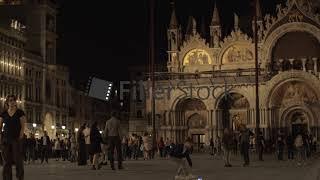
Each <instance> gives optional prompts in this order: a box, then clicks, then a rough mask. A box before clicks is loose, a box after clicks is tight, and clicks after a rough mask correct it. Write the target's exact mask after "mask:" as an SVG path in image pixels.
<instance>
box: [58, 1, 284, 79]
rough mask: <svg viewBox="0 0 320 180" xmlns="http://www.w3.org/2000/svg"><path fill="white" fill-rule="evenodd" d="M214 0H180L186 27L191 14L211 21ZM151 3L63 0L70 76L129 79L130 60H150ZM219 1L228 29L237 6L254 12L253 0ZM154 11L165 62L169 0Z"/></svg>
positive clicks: (63, 44)
mask: <svg viewBox="0 0 320 180" xmlns="http://www.w3.org/2000/svg"><path fill="white" fill-rule="evenodd" d="M279 1H282V0H262V4H263V5H262V6H263V7H264V12H266V11H267V12H270V10H273V9H275V4H277V3H278V2H279ZM214 2H215V0H176V13H177V17H178V21H179V22H180V23H181V24H182V27H183V28H184V27H185V26H186V21H187V18H188V16H189V15H192V16H195V17H196V19H197V22H198V23H200V22H199V21H200V20H201V17H204V18H205V20H206V22H207V24H209V22H210V21H211V17H212V10H213V6H214ZM276 2H277V3H276ZM148 3H149V0H137V1H134V0H117V1H109V0H107V1H106V0H105V1H102V0H100V1H76V0H60V2H59V6H60V7H59V14H58V19H57V21H58V25H57V28H58V35H59V39H58V45H57V46H58V47H57V48H58V52H57V53H58V56H57V61H58V63H61V64H65V65H67V66H69V68H70V71H71V78H72V79H74V80H76V82H77V83H78V84H79V82H80V83H81V82H82V83H86V81H87V78H88V76H90V75H93V76H96V77H100V78H103V79H106V80H113V81H115V80H124V79H127V76H128V74H127V72H128V70H127V67H128V66H130V65H147V63H148V46H149V45H148V42H149V39H148V37H149V35H148V28H149V25H148V22H149V20H148V14H149V12H148V11H149V8H148V7H149V5H148ZM217 4H218V8H219V11H220V16H221V18H222V20H223V24H222V26H223V29H224V31H225V32H229V31H230V30H231V28H232V27H233V12H236V13H237V14H239V15H240V16H242V17H244V18H245V17H246V16H249V15H250V13H251V12H250V6H249V5H250V0H217ZM155 12H156V20H155V26H156V33H155V34H156V58H157V62H158V63H166V50H167V42H166V28H167V26H168V23H169V19H170V14H171V10H170V0H156V10H155ZM240 18H241V17H240ZM245 26H246V25H244V27H245ZM247 26H248V25H247ZM248 27H249V26H248ZM207 31H209V26H208V25H207Z"/></svg>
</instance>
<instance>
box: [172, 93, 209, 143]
mask: <svg viewBox="0 0 320 180" xmlns="http://www.w3.org/2000/svg"><path fill="white" fill-rule="evenodd" d="M174 116H175V117H174V126H175V127H177V130H176V132H175V134H176V141H178V142H183V141H184V140H185V138H186V137H191V138H194V140H195V141H196V142H197V141H200V142H198V143H204V139H205V138H207V136H208V135H209V134H208V132H207V130H206V127H207V125H208V110H207V107H206V105H205V103H204V102H203V101H202V100H200V99H197V98H183V99H180V100H179V101H178V102H177V104H176V106H175V114H174ZM178 127H179V128H178ZM199 138H201V139H199Z"/></svg>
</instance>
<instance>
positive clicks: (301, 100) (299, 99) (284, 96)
mask: <svg viewBox="0 0 320 180" xmlns="http://www.w3.org/2000/svg"><path fill="white" fill-rule="evenodd" d="M316 101H317V96H316V93H315V92H314V91H313V90H312V88H311V87H309V85H307V84H306V83H303V82H299V81H290V82H287V83H285V84H283V85H282V86H281V87H280V88H279V89H277V91H276V92H275V93H274V94H273V96H272V99H271V103H272V105H273V106H277V107H288V106H292V105H294V104H314V103H316Z"/></svg>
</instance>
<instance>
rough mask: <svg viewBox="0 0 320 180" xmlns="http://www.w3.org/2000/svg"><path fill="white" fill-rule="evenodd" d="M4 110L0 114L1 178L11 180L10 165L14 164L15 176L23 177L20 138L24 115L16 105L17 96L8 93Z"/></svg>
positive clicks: (23, 127)
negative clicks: (0, 131) (0, 132)
mask: <svg viewBox="0 0 320 180" xmlns="http://www.w3.org/2000/svg"><path fill="white" fill-rule="evenodd" d="M5 106H6V108H7V109H6V110H5V111H4V112H3V113H2V114H1V115H0V130H1V129H2V127H3V124H4V128H3V132H2V134H1V135H0V142H1V144H2V147H3V149H2V151H3V152H2V153H3V160H4V162H3V169H2V171H3V172H2V179H3V180H12V165H13V164H15V166H16V177H17V179H18V180H23V179H24V167H23V157H22V153H21V152H22V144H21V143H22V139H23V136H24V130H25V124H26V116H25V113H24V112H23V110H21V109H19V108H18V107H17V98H16V96H14V95H9V96H7V98H6V101H5Z"/></svg>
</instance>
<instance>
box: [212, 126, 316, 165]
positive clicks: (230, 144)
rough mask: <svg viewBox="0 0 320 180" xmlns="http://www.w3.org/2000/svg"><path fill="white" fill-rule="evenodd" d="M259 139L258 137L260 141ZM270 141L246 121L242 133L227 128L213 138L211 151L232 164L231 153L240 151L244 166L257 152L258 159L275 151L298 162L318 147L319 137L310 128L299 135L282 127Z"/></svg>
mask: <svg viewBox="0 0 320 180" xmlns="http://www.w3.org/2000/svg"><path fill="white" fill-rule="evenodd" d="M257 139H258V141H257ZM269 139H270V140H268V141H266V140H265V137H264V136H263V134H262V133H261V132H259V134H258V136H256V135H255V134H254V133H253V132H252V131H251V130H249V129H248V128H246V126H245V125H242V126H241V127H240V129H239V132H238V133H233V132H232V131H230V130H228V129H225V130H224V133H223V136H222V138H220V137H217V138H216V140H213V139H211V141H210V154H211V155H213V156H223V157H224V160H225V167H232V165H231V163H230V156H231V155H232V154H233V155H237V154H238V153H239V152H240V154H241V156H242V157H243V160H244V164H243V166H248V165H249V164H250V158H249V156H250V154H251V153H252V152H256V153H257V154H258V160H260V161H264V159H263V155H264V154H266V153H274V154H275V157H276V159H277V160H279V161H281V160H285V157H284V156H285V154H287V159H288V160H296V162H297V165H299V166H300V165H303V164H304V163H305V162H306V160H307V159H308V158H311V156H312V154H315V153H316V152H317V151H318V150H317V146H318V144H317V138H316V137H315V136H313V135H311V134H310V133H308V132H305V131H300V132H296V134H295V135H292V134H288V135H285V134H284V133H282V132H281V131H279V132H278V134H277V135H276V136H275V137H274V138H269Z"/></svg>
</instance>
